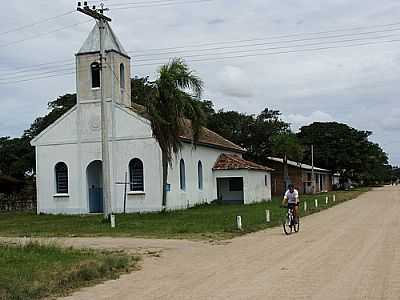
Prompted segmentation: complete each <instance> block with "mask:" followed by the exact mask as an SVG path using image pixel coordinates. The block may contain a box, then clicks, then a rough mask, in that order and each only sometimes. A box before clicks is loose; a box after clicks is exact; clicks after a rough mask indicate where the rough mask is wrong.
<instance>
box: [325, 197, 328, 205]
mask: <svg viewBox="0 0 400 300" xmlns="http://www.w3.org/2000/svg"><path fill="white" fill-rule="evenodd" d="M328 201H329V197H328V196H326V198H325V204H326V205H328Z"/></svg>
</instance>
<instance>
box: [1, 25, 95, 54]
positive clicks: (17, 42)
mask: <svg viewBox="0 0 400 300" xmlns="http://www.w3.org/2000/svg"><path fill="white" fill-rule="evenodd" d="M90 22H92V20H89V21H85V22H79V23H75V24H71V25H68V26H64V27H61V28H58V29H56V30H52V31H47V32H42V33H39V34H36V35H35V36H31V37H29V38H25V39H22V40H18V41H13V42H10V43H6V44H0V48H4V47H8V46H10V45H15V44H19V43H22V42H25V41H28V40H32V39H36V38H38V37H40V36H44V35H48V34H52V33H56V32H59V31H62V30H64V29H67V28H71V27H75V26H78V25H82V24H87V23H90Z"/></svg>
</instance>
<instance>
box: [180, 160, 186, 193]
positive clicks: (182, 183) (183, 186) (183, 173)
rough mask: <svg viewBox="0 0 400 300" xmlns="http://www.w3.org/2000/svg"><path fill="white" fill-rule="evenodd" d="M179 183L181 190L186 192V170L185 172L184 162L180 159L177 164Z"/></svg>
mask: <svg viewBox="0 0 400 300" xmlns="http://www.w3.org/2000/svg"><path fill="white" fill-rule="evenodd" d="M179 179H180V180H179V182H180V186H181V190H182V191H184V190H186V170H185V161H184V160H183V159H181V162H180V164H179Z"/></svg>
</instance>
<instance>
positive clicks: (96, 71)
mask: <svg viewBox="0 0 400 300" xmlns="http://www.w3.org/2000/svg"><path fill="white" fill-rule="evenodd" d="M90 69H91V73H92V89H96V88H99V87H100V64H99V63H97V62H94V63H92V64H91V65H90Z"/></svg>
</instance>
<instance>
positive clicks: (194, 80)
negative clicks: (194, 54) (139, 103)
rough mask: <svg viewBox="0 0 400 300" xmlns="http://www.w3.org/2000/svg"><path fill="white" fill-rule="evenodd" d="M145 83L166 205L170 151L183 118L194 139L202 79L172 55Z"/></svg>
mask: <svg viewBox="0 0 400 300" xmlns="http://www.w3.org/2000/svg"><path fill="white" fill-rule="evenodd" d="M149 85H150V86H151V89H149V92H148V93H145V95H146V100H145V107H146V110H147V113H148V114H149V116H150V120H151V127H152V129H153V135H154V137H155V138H156V140H157V141H158V143H159V145H160V148H161V152H162V169H163V176H162V177H163V197H162V204H163V206H164V207H166V205H167V191H166V185H167V180H168V165H169V164H171V163H172V160H173V154H177V153H178V152H179V150H180V148H181V139H180V135H181V133H182V132H183V130H184V127H185V126H187V125H188V124H187V122H185V118H188V119H189V120H190V122H191V128H192V130H193V142H194V143H196V142H197V140H198V137H199V134H200V131H201V126H202V125H203V124H204V123H205V118H204V113H203V111H202V109H201V106H200V104H199V99H200V97H201V94H202V90H203V82H202V80H201V79H200V78H199V77H197V76H196V75H195V74H194V73H193V72H192V71H191V70H190V69H189V67H188V66H187V65H186V64H185V63H184V62H183V61H182V60H181V59H173V60H172V61H171V62H170V63H168V64H166V65H164V66H162V67H161V68H160V70H159V74H158V78H157V80H155V81H154V82H152V83H150V84H149ZM189 92H190V94H189Z"/></svg>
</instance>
